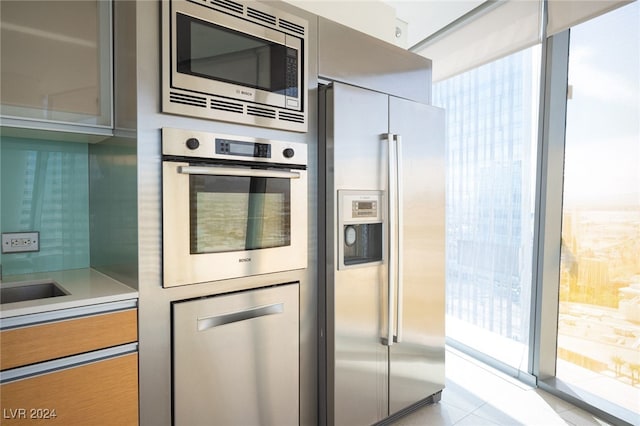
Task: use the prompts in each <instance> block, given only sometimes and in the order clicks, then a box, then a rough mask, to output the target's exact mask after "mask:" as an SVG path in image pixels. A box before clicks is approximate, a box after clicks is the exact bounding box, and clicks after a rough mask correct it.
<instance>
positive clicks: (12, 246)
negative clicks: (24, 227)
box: [2, 232, 40, 253]
mask: <svg viewBox="0 0 640 426" xmlns="http://www.w3.org/2000/svg"><path fill="white" fill-rule="evenodd" d="M28 251H40V233H39V232H3V233H2V252H3V253H21V252H28Z"/></svg>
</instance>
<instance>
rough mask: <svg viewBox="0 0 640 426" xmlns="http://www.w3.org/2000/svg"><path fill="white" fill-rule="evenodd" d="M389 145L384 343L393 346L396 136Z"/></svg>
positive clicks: (392, 135)
mask: <svg viewBox="0 0 640 426" xmlns="http://www.w3.org/2000/svg"><path fill="white" fill-rule="evenodd" d="M386 140H387V143H388V145H387V146H388V150H387V154H388V155H387V161H388V166H387V167H388V168H387V191H388V193H387V195H388V196H387V215H388V217H387V244H388V247H389V262H388V267H387V273H388V276H387V336H386V338H383V339H382V341H383V343H384V344H385V345H387V346H391V345H393V343H394V341H395V325H394V323H395V319H396V318H395V308H396V301H395V289H396V278H397V269H396V268H397V264H396V256H397V253H396V248H397V241H396V238H397V235H398V234H397V232H396V221H397V213H398V209H397V197H398V182H397V176H398V173H397V159H396V154H397V149H396V141H397V140H396V135H394V134H392V133H388V134H387V135H386Z"/></svg>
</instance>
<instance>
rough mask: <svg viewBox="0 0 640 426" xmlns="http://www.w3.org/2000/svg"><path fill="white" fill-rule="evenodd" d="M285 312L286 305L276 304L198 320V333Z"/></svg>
mask: <svg viewBox="0 0 640 426" xmlns="http://www.w3.org/2000/svg"><path fill="white" fill-rule="evenodd" d="M283 312H284V303H274V304H273V305H267V306H259V307H257V308H251V309H247V310H244V311H239V312H231V313H229V314H223V315H216V316H212V317H206V318H198V331H204V330H207V329H209V328H213V327H218V326H221V325H225V324H231V323H234V322H239V321H245V320H249V319H253V318H258V317H264V316H267V315H274V314H281V313H283Z"/></svg>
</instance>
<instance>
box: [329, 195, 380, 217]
mask: <svg viewBox="0 0 640 426" xmlns="http://www.w3.org/2000/svg"><path fill="white" fill-rule="evenodd" d="M338 192H339V194H340V196H339V197H338V203H339V207H338V208H339V209H340V210H341V214H340V218H341V219H342V221H344V223H370V222H380V221H382V210H381V207H382V193H381V192H380V191H338Z"/></svg>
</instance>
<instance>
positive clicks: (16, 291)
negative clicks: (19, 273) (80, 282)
mask: <svg viewBox="0 0 640 426" xmlns="http://www.w3.org/2000/svg"><path fill="white" fill-rule="evenodd" d="M68 294H69V292H67V291H66V290H65V289H63V288H62V287H60V285H58V283H56V282H54V281H25V282H20V283H11V284H9V285H5V286H0V304H5V303H14V302H24V301H26V300H37V299H46V298H49V297H58V296H67V295H68Z"/></svg>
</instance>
